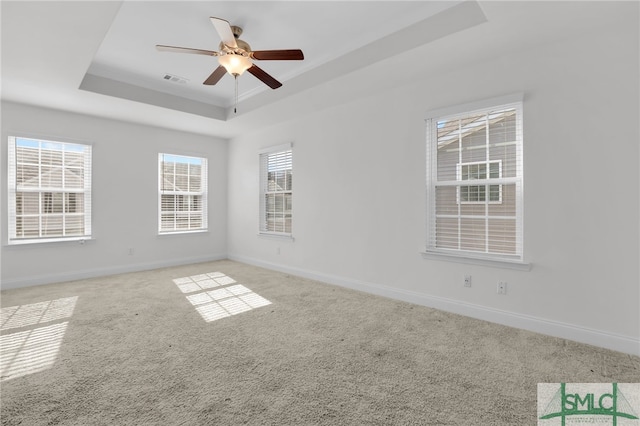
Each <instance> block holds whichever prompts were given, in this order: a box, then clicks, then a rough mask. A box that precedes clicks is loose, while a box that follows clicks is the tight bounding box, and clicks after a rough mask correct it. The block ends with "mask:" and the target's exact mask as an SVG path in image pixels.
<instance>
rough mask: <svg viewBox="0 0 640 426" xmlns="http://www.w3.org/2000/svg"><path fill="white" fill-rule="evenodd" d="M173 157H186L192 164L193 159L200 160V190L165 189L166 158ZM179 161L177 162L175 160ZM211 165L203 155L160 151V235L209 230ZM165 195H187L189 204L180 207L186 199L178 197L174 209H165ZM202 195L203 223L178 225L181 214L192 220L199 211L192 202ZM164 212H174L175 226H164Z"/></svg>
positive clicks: (187, 161)
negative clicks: (181, 226)
mask: <svg viewBox="0 0 640 426" xmlns="http://www.w3.org/2000/svg"><path fill="white" fill-rule="evenodd" d="M165 156H166V157H171V158H176V159H185V160H186V161H185V163H186V164H191V161H200V163H201V164H200V191H189V190H187V191H176V190H167V189H163V182H164V163H165V161H164V158H165ZM174 163H177V162H174ZM173 175H174V177H175V175H176V173H175V169H174V173H173ZM186 176H187V180H189V179H190V177H191V174H190V171H189V172H187V175H186ZM208 177H209V167H208V159H207V158H206V157H202V156H196V155H184V154H173V153H168V152H160V153H158V218H157V219H158V228H157V229H158V235H179V234H190V233H199V232H208V230H209V219H208V217H209V211H208V205H209V202H208V199H209V178H208ZM187 185H189V184H187ZM165 195H173V196H182V197H187V202H186V203H187V205H188V208H187V209H186V210H184V209H182V210H181V209H178V204H180V206H183V207H184V205H185V199H184V198H182V199H181V201H178V200H177V199H176V200H175V201H174V207H173V210H163V196H165ZM198 196H199V197H200V211H201V213H200V214H201V219H200V223H201V225H200V226H199V227H191V226H189V227H187V228H179V227H178V226H177V219H176V218H177V216H178V215H179V214H183V215H185V214H186V215H187V217H188V222H189V223H190V221H191V216H192V214H193V213H194V212H198V210H197V209H193V210H192V208H191V207H192V206H191V203H192V202H193V201H194V200H195V199H194V198H193V197H198ZM163 214H164V215H166V214H173V215H174V221H173V223H174V226H173V227H172V228H171V229H167V228H163V223H164V222H163Z"/></svg>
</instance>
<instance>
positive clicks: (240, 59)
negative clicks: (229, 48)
mask: <svg viewBox="0 0 640 426" xmlns="http://www.w3.org/2000/svg"><path fill="white" fill-rule="evenodd" d="M218 62H219V63H220V65H222V66H223V67H224V68H225V69H226V70H227V72H228V73H229V74H231V75H233V76H239V75H242V73H244V72H245V71H246V70H248V69H249V68H251V66H252V65H253V63H252V62H251V58H250V57H249V56H245V55H239V54H236V53H227V54H226V55H221V56H219V57H218Z"/></svg>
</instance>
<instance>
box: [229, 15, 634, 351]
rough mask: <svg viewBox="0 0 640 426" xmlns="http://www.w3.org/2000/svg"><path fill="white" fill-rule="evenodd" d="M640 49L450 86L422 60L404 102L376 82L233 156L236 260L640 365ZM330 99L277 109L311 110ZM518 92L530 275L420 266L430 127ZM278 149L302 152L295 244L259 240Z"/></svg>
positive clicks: (561, 51) (624, 47) (604, 36)
mask: <svg viewBox="0 0 640 426" xmlns="http://www.w3.org/2000/svg"><path fill="white" fill-rule="evenodd" d="M638 47H639V46H638V24H637V20H636V23H635V24H634V25H621V26H620V28H615V29H613V28H610V29H600V30H598V29H593V30H592V31H591V33H590V34H588V35H585V34H582V35H580V36H577V37H574V38H569V39H567V40H564V41H561V42H558V43H555V44H550V45H543V46H537V47H529V48H527V50H524V51H519V52H515V53H513V52H512V53H505V54H504V55H503V56H501V57H498V58H487V59H486V60H485V61H484V62H480V63H479V62H477V61H476V62H474V63H473V64H471V63H470V64H466V66H459V67H457V68H455V69H451V70H444V69H443V70H441V71H438V72H430V71H429V69H428V68H427V64H428V62H429V61H430V58H428V57H426V58H425V61H424V63H425V72H424V74H423V75H422V76H421V77H420V78H418V79H416V80H410V81H407V83H406V84H405V85H404V86H401V87H398V88H395V89H384V90H380V89H379V87H380V86H382V87H384V84H381V85H380V86H378V85H376V84H375V81H372V82H371V83H372V84H371V85H370V86H369V87H371V90H370V91H369V94H368V95H367V96H365V97H360V98H356V99H354V100H352V101H348V102H346V103H344V104H341V105H337V106H332V107H327V108H325V109H322V110H318V111H316V112H314V113H313V114H309V115H308V116H306V117H305V118H302V119H296V120H292V121H290V122H287V123H284V124H277V125H274V126H272V127H270V128H268V129H264V130H261V131H259V132H255V133H252V134H248V135H243V136H242V137H239V138H237V139H234V140H232V141H231V142H230V145H229V193H228V194H229V230H228V250H229V257H230V258H233V259H237V260H242V261H245V262H249V263H254V264H258V265H262V266H267V267H271V268H275V269H280V270H283V271H289V272H292V273H297V274H300V275H304V276H308V277H313V278H318V279H321V280H324V281H327V282H330V283H335V284H339V285H344V286H347V287H352V288H356V289H360V290H365V291H370V292H374V293H378V294H384V295H386V296H391V297H396V298H399V299H403V300H408V301H413V302H416V303H420V304H425V305H428V306H434V307H438V308H442V309H446V310H450V311H454V312H459V313H463V314H466V315H470V316H474V317H477V318H483V319H487V320H491V321H496V322H500V323H504V324H507V325H512V326H516V327H521V328H526V329H531V330H535V331H539V332H543V333H546V334H551V335H555V336H560V337H565V338H569V339H573V340H577V341H582V342H586V343H591V344H595V345H599V346H603V347H608V348H612V349H616V350H620V351H624V352H629V353H635V354H640V348H639V346H640V345H639V342H640V339H639V336H640V316H639V312H640V293H639V283H640V277H639V270H638V260H639V257H640V251H639V223H638V221H639V208H638V195H639V174H638V159H639V150H638V145H639V143H638V141H639V139H640V136H639V127H638V117H639V114H640V110H639V107H638V94H639V84H638V75H639V69H638V64H639V54H638V51H639V49H638ZM419 57H420V55H419V52H416V53H415V54H413V56H412V58H411V60H412V61H413V62H412V63H411V65H412V69H413V68H414V67H418V68H419V67H420V64H419ZM387 65H389V64H384V63H383V64H382V65H381V68H384V67H385V66H387ZM374 68H375V67H374ZM387 69H392V68H387ZM372 73H373V71H372ZM412 74H413V75H416V74H419V72H416V71H415V69H413V71H412ZM371 75H372V74H371ZM371 75H370V74H368V73H367V71H361V72H358V73H356V74H351V75H347V76H344V77H343V79H342V81H341V84H340V85H335V87H338V86H340V87H347V86H349V85H354V86H358V85H359V84H361V81H362V80H366V79H369V78H372V79H373V78H374V77H371ZM385 78H386V79H393V78H401V76H399V75H397V74H393V75H390V74H389V72H387V73H386V74H385ZM332 87H334V85H325V86H323V87H320V88H317V89H310V90H309V91H308V92H307V93H305V94H304V95H302V96H300V97H298V98H297V100H296V101H297V102H298V104H297V105H293V106H292V105H290V104H288V105H283V108H285V107H286V108H289V109H291V110H294V109H296V106H299V108H300V109H305V108H306V109H308V108H309V103H310V102H313V100H314V99H315V98H316V97H318V98H320V97H327V96H331V93H330V94H328V95H327V94H326V91H331V90H332ZM321 91H324V92H325V93H321ZM515 92H524V95H525V102H524V152H525V154H524V155H525V160H524V164H525V165H524V176H525V184H524V187H525V233H524V251H525V258H526V261H528V262H531V263H532V265H533V266H532V269H531V270H530V271H517V270H509V269H502V268H496V267H489V266H478V265H470V264H464V263H453V262H445V261H441V260H430V259H429V260H428V259H424V258H423V257H422V256H421V254H420V251H421V250H423V249H424V247H425V220H426V216H425V214H426V213H425V192H424V191H425V186H424V182H425V173H426V171H425V129H424V119H425V118H426V116H425V114H426V112H427V111H429V110H433V109H437V108H442V107H447V106H452V105H456V104H460V103H467V102H472V101H477V100H482V99H485V98H491V97H495V96H501V95H505V94H510V93H515ZM333 95H335V96H336V97H338V98H342V97H341V96H340V93H338V92H335V93H333ZM285 142H293V144H294V148H293V155H294V198H293V209H294V219H293V220H294V222H293V229H294V237H295V240H294V241H293V242H291V241H285V240H274V239H266V238H261V237H259V236H257V229H258V206H259V204H258V154H257V152H258V150H259V149H260V148H263V147H268V146H270V145H277V144H281V143H285ZM464 274H471V275H472V276H473V286H472V287H471V288H464V287H463V285H462V278H463V275H464ZM499 280H500V281H507V282H508V294H507V295H506V296H504V295H498V294H497V293H496V284H497V282H498V281H499Z"/></svg>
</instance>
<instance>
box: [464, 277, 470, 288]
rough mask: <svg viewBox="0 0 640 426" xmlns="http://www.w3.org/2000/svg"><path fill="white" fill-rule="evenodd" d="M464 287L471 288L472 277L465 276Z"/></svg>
mask: <svg viewBox="0 0 640 426" xmlns="http://www.w3.org/2000/svg"><path fill="white" fill-rule="evenodd" d="M464 286H465V287H471V275H465V276H464Z"/></svg>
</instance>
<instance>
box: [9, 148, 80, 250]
mask: <svg viewBox="0 0 640 426" xmlns="http://www.w3.org/2000/svg"><path fill="white" fill-rule="evenodd" d="M8 163H9V164H8V166H9V167H8V170H9V176H8V182H9V200H8V201H9V202H8V204H9V244H20V243H31V242H49V241H62V240H80V239H88V238H91V146H90V145H85V144H77V143H67V142H56V141H48V140H40V139H30V138H22V137H13V136H11V137H9V147H8Z"/></svg>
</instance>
